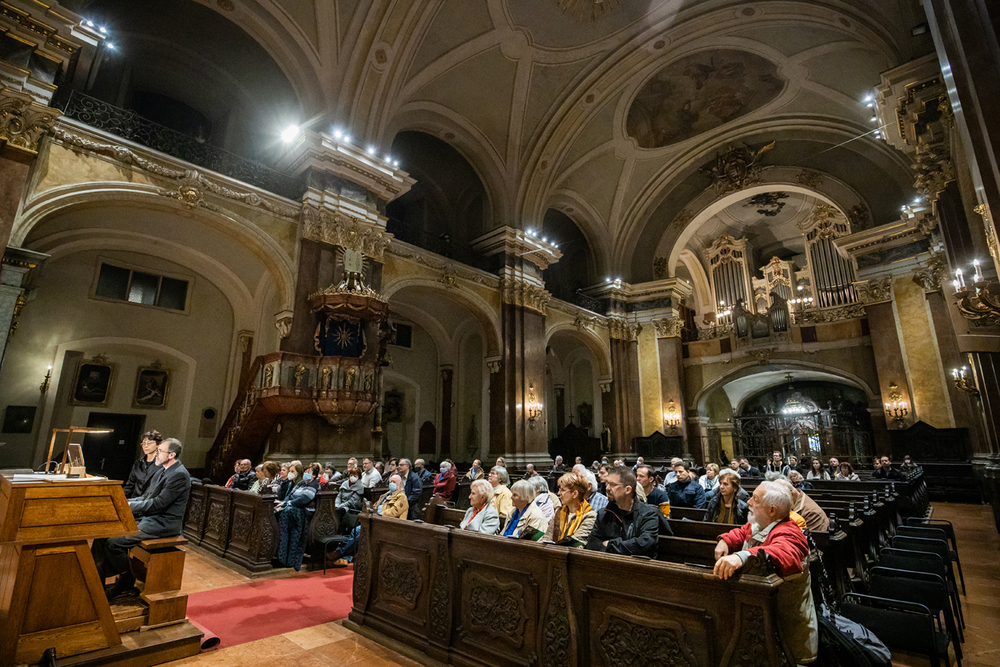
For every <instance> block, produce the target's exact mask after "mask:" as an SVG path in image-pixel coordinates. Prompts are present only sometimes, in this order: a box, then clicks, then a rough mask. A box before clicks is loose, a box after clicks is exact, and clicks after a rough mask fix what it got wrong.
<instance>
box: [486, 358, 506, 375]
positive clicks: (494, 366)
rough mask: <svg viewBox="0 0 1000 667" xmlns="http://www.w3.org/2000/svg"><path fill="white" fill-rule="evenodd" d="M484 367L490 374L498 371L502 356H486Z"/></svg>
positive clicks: (500, 366)
mask: <svg viewBox="0 0 1000 667" xmlns="http://www.w3.org/2000/svg"><path fill="white" fill-rule="evenodd" d="M486 368H488V369H489V371H490V375H495V374H497V373H499V372H500V369H501V368H503V357H501V356H499V355H498V356H495V357H486Z"/></svg>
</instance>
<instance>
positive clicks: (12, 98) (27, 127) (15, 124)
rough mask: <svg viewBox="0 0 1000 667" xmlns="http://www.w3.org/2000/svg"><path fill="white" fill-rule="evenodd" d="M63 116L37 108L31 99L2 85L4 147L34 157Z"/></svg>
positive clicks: (0, 130)
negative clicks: (42, 142)
mask: <svg viewBox="0 0 1000 667" xmlns="http://www.w3.org/2000/svg"><path fill="white" fill-rule="evenodd" d="M61 115H62V112H61V111H59V110H58V109H53V108H52V107H47V106H41V105H39V104H35V103H34V101H33V100H32V97H31V95H28V94H27V93H19V92H15V91H13V90H10V89H9V88H7V87H5V86H4V85H3V84H0V144H6V145H7V146H8V147H9V148H12V149H16V150H19V151H22V152H25V153H30V154H32V155H34V154H36V153H37V152H38V144H39V142H40V141H41V140H42V137H43V136H45V134H46V133H47V132H48V131H49V130H50V129H52V126H53V124H54V123H55V122H56V120H58V118H59V117H60V116H61Z"/></svg>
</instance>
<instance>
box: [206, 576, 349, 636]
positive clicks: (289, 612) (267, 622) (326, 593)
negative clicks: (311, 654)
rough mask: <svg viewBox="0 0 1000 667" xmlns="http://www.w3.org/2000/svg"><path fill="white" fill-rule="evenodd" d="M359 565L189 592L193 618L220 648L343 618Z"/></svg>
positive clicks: (345, 615)
mask: <svg viewBox="0 0 1000 667" xmlns="http://www.w3.org/2000/svg"><path fill="white" fill-rule="evenodd" d="M353 575H354V568H353V567H347V568H344V569H340V570H328V571H327V574H326V576H323V572H322V571H320V572H312V573H309V574H297V575H295V576H293V577H289V578H287V579H270V580H267V581H255V582H252V583H249V584H241V585H239V586H230V587H229V588H217V589H215V590H211V591H204V592H202V593H194V594H192V595H191V596H190V597H188V608H187V613H188V618H190V619H191V621H192V622H194V623H197V624H198V626H199V627H203V628H207V629H208V630H209V631H211V632H212V633H214V634H216V635H218V637H219V639H221V640H222V644H221V648H226V647H227V646H235V645H236V644H244V643H246V642H252V641H255V640H257V639H263V638H265V637H273V636H275V635H280V634H283V633H285V632H291V631H293V630H301V629H302V628H309V627H312V626H314V625H321V624H323V623H329V622H330V621H339V620H340V619H342V618H347V613H348V612H349V611H350V610H351V604H352V600H351V586H352V583H353V581H354V576H353Z"/></svg>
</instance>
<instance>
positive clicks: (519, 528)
mask: <svg viewBox="0 0 1000 667" xmlns="http://www.w3.org/2000/svg"><path fill="white" fill-rule="evenodd" d="M535 496H536V492H535V487H534V485H533V484H532V483H531V482H529V481H528V480H526V479H522V480H518V481H516V482H514V486H512V487H511V489H510V502H511V504H513V505H514V509H513V511H512V512H511V513H510V516H508V517H507V523H505V524H504V527H503V530H502V531H500V534H501V535H503V536H504V537H514V538H519V539H523V540H533V541H535V542H537V541H538V540H540V539H542V538H543V537H544V536H545V532H546V531H547V530H548V529H549V521H548V519H546V518H545V514H543V513H542V509H541V508H540V507H539V506H538V505H536V504H535Z"/></svg>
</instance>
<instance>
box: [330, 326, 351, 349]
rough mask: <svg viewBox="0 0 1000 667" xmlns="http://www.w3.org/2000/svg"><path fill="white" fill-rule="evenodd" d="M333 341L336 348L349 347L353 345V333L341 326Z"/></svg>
mask: <svg viewBox="0 0 1000 667" xmlns="http://www.w3.org/2000/svg"><path fill="white" fill-rule="evenodd" d="M334 340H336V342H337V347H339V348H341V349H344V348H346V347H350V346H351V344H353V343H354V332H353V331H351V330H350V329H348V328H347V326H346V325H343V324H341V325H340V328H339V329H337V332H336V333H335V334H334Z"/></svg>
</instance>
